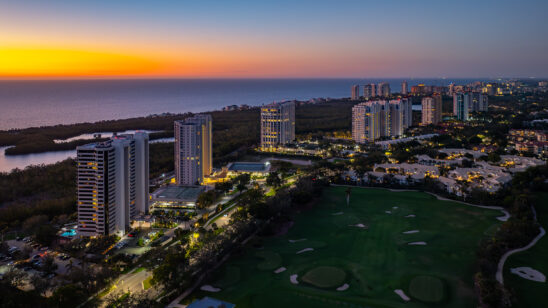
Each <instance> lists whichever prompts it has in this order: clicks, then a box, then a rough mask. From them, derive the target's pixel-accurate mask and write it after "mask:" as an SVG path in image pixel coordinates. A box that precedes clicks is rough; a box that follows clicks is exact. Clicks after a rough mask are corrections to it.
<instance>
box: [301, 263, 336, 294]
mask: <svg viewBox="0 0 548 308" xmlns="http://www.w3.org/2000/svg"><path fill="white" fill-rule="evenodd" d="M345 278H346V273H345V272H344V271H343V270H341V269H338V268H336V267H333V266H319V267H316V268H314V269H311V270H309V271H308V272H306V274H304V276H303V278H302V281H304V282H306V283H308V284H311V285H313V286H315V287H318V288H323V289H327V288H337V287H340V286H341V285H342V284H343V283H344V280H345Z"/></svg>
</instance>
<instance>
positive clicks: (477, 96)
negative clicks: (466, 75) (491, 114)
mask: <svg viewBox="0 0 548 308" xmlns="http://www.w3.org/2000/svg"><path fill="white" fill-rule="evenodd" d="M470 94H471V102H470V105H469V106H468V111H471V112H486V111H487V106H488V104H489V103H488V96H487V95H486V94H483V93H479V92H472V93H470Z"/></svg>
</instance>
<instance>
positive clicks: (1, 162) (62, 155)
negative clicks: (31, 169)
mask: <svg viewBox="0 0 548 308" xmlns="http://www.w3.org/2000/svg"><path fill="white" fill-rule="evenodd" d="M79 139H82V138H79ZM174 141H175V138H174V137H170V138H160V139H155V140H151V141H150V143H163V142H174ZM11 147H12V146H7V147H0V172H10V171H11V170H13V169H15V168H19V169H25V167H27V166H30V165H41V164H44V165H49V164H54V163H57V162H60V161H63V160H65V159H67V158H69V157H72V158H74V157H76V150H68V151H55V152H44V153H34V154H23V155H6V153H5V152H6V149H8V148H11Z"/></svg>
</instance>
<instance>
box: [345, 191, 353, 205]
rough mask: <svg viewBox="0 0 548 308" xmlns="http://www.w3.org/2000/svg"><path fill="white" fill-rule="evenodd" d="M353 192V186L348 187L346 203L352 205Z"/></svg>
mask: <svg viewBox="0 0 548 308" xmlns="http://www.w3.org/2000/svg"><path fill="white" fill-rule="evenodd" d="M351 193H352V187H348V188H347V189H346V205H347V206H350V194H351Z"/></svg>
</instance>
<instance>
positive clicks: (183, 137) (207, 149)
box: [174, 114, 213, 185]
mask: <svg viewBox="0 0 548 308" xmlns="http://www.w3.org/2000/svg"><path fill="white" fill-rule="evenodd" d="M174 125H175V127H174V129H175V180H176V182H177V184H178V185H196V184H202V183H203V182H204V177H205V176H208V175H210V174H211V172H212V169H213V156H212V155H213V154H212V120H211V115H209V114H197V115H195V116H193V117H191V118H186V119H184V120H181V121H175V124H174Z"/></svg>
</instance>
